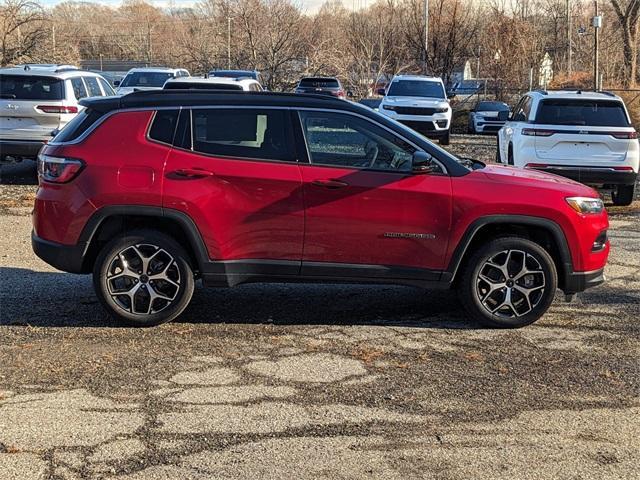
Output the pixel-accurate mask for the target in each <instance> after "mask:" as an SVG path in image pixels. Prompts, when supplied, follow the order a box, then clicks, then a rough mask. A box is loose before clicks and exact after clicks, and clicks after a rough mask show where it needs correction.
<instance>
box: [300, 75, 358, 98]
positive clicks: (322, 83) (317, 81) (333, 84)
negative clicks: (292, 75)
mask: <svg viewBox="0 0 640 480" xmlns="http://www.w3.org/2000/svg"><path fill="white" fill-rule="evenodd" d="M295 93H315V94H318V95H327V96H331V97H338V98H346V97H347V92H345V90H344V88H342V84H341V83H340V80H338V79H337V78H335V77H304V78H301V79H300V81H299V82H298V86H297V87H296V89H295Z"/></svg>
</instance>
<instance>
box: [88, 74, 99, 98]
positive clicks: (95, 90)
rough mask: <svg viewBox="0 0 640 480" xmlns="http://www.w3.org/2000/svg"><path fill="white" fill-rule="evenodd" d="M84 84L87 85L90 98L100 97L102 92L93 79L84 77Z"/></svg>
mask: <svg viewBox="0 0 640 480" xmlns="http://www.w3.org/2000/svg"><path fill="white" fill-rule="evenodd" d="M84 83H85V84H86V85H87V89H88V90H89V96H90V97H102V90H100V85H99V84H98V79H97V78H95V77H84Z"/></svg>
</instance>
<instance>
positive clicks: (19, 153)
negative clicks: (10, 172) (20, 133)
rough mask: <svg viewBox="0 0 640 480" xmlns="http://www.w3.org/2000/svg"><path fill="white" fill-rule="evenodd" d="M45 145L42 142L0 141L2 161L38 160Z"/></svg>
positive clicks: (0, 158)
mask: <svg viewBox="0 0 640 480" xmlns="http://www.w3.org/2000/svg"><path fill="white" fill-rule="evenodd" d="M44 144H45V142H44V141H42V140H0V161H2V160H4V158H5V157H14V158H36V157H37V156H38V152H39V151H40V149H41V148H42V146H43V145H44Z"/></svg>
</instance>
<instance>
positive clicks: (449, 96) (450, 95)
mask: <svg viewBox="0 0 640 480" xmlns="http://www.w3.org/2000/svg"><path fill="white" fill-rule="evenodd" d="M447 98H448V99H449V100H451V99H452V98H456V94H455V93H453V92H448V93H447Z"/></svg>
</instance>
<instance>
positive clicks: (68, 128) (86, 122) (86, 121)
mask: <svg viewBox="0 0 640 480" xmlns="http://www.w3.org/2000/svg"><path fill="white" fill-rule="evenodd" d="M101 117H102V113H100V112H96V111H95V110H91V109H90V108H85V109H84V110H82V111H81V112H80V113H78V114H77V115H76V116H75V117H73V119H72V120H71V121H70V122H69V123H67V124H66V125H65V126H64V127H63V128H62V130H60V132H58V134H57V135H56V136H55V137H54V138H53V140H52V141H53V142H55V143H66V142H71V141H73V140H76V139H77V138H78V137H80V135H82V134H83V133H85V132H86V131H87V130H88V129H89V128H90V127H91V126H92V125H93V124H94V123H96V122H97V121H98V120H99V119H100V118H101Z"/></svg>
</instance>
